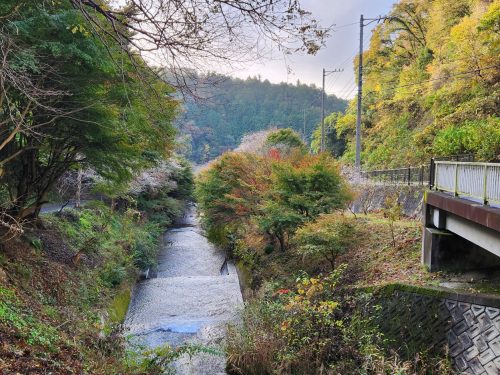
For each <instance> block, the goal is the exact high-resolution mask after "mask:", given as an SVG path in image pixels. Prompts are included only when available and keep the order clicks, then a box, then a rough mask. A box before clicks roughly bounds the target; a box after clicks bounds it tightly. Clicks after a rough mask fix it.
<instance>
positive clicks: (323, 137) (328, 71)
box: [320, 68, 344, 152]
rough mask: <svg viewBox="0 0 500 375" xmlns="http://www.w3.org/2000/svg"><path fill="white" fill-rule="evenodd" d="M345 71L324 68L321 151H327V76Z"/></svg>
mask: <svg viewBox="0 0 500 375" xmlns="http://www.w3.org/2000/svg"><path fill="white" fill-rule="evenodd" d="M343 71H344V69H334V70H325V68H323V89H322V90H321V146H320V151H321V152H323V151H325V77H326V76H327V75H329V74H332V73H340V72H343Z"/></svg>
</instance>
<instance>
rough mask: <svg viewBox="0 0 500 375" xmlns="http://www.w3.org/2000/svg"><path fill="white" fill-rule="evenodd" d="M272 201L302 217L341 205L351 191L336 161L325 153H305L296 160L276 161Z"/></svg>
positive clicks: (327, 210)
mask: <svg viewBox="0 0 500 375" xmlns="http://www.w3.org/2000/svg"><path fill="white" fill-rule="evenodd" d="M272 186H273V190H272V193H271V195H270V198H269V199H271V200H274V201H276V202H279V203H280V204H281V205H282V206H283V207H286V208H289V209H291V210H293V211H295V212H297V213H298V214H300V215H302V216H303V217H304V218H305V219H307V220H310V219H314V218H315V217H316V216H318V215H319V214H321V213H327V212H329V211H331V210H333V209H339V208H342V207H344V205H345V203H346V202H347V201H348V200H349V199H350V192H349V190H348V188H347V186H346V185H345V184H344V182H343V180H342V178H341V176H340V172H339V169H338V166H337V164H336V163H335V161H334V160H333V159H332V158H331V157H329V156H327V155H324V154H323V155H319V156H311V155H306V156H304V157H302V158H300V159H299V160H298V161H297V162H296V163H280V164H276V165H275V166H274V169H273V184H272Z"/></svg>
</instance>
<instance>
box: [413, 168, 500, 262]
mask: <svg viewBox="0 0 500 375" xmlns="http://www.w3.org/2000/svg"><path fill="white" fill-rule="evenodd" d="M430 188H431V190H430V191H428V192H427V193H426V195H425V198H424V210H423V213H424V232H423V240H422V262H423V263H424V264H425V265H426V266H427V267H428V268H429V270H430V271H436V270H440V269H445V268H446V269H456V270H462V271H463V270H467V269H475V268H490V267H496V266H500V164H496V163H474V162H456V161H435V162H432V163H431V167H430Z"/></svg>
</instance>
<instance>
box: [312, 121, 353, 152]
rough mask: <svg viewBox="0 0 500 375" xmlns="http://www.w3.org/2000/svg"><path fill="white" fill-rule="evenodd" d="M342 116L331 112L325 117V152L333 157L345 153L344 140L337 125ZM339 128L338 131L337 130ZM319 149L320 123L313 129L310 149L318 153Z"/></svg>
mask: <svg viewBox="0 0 500 375" xmlns="http://www.w3.org/2000/svg"><path fill="white" fill-rule="evenodd" d="M342 116H343V114H342V113H341V112H333V113H331V114H329V115H328V116H326V117H325V150H326V151H328V152H329V153H331V154H332V155H333V156H334V157H336V158H338V157H340V156H342V154H343V153H344V151H345V147H346V146H345V143H346V142H345V139H344V137H343V136H342V135H341V134H340V124H339V125H337V123H338V121H339V119H341V118H342ZM337 128H339V129H337ZM320 148H321V123H320V124H318V125H317V126H316V129H314V132H313V136H312V140H311V149H312V150H313V152H316V153H318V152H319V151H320Z"/></svg>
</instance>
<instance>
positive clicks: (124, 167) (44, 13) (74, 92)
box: [0, 1, 177, 218]
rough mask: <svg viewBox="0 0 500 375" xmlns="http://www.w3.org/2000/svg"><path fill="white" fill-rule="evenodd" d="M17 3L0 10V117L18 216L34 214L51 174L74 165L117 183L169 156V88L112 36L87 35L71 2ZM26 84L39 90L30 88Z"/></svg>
mask: <svg viewBox="0 0 500 375" xmlns="http://www.w3.org/2000/svg"><path fill="white" fill-rule="evenodd" d="M22 7H23V11H22V12H20V11H17V10H18V9H16V11H14V12H12V13H10V14H8V15H7V16H6V17H5V18H4V17H0V39H1V40H2V41H3V42H2V43H6V45H9V46H15V47H12V48H8V49H4V50H2V59H5V60H6V61H7V63H8V64H10V65H9V66H10V69H12V75H8V76H6V77H5V79H6V81H4V84H5V85H6V87H5V90H3V91H2V93H1V94H0V98H1V99H0V103H2V106H3V107H2V108H1V110H0V121H2V123H4V124H6V125H7V129H8V131H6V132H4V133H2V138H1V141H2V142H3V141H6V146H5V147H3V148H1V149H0V163H3V164H5V169H4V173H3V174H2V175H1V176H0V184H1V185H2V186H5V187H6V189H7V190H8V191H9V193H10V197H11V198H10V199H11V200H10V202H8V203H9V204H8V205H9V206H10V207H9V208H10V209H11V211H12V212H13V213H14V214H16V215H18V216H20V217H21V218H22V217H25V216H30V215H31V216H36V215H37V213H38V211H37V208H38V207H39V206H40V204H41V203H43V201H44V200H45V199H46V196H47V194H48V191H49V190H50V188H51V187H52V185H53V184H54V182H55V181H56V180H57V178H59V177H60V176H61V175H62V174H63V173H64V172H65V171H67V170H69V169H70V168H72V167H74V166H75V165H77V164H85V166H88V167H91V168H93V169H94V170H95V171H96V172H97V173H98V174H100V175H101V176H102V177H104V179H105V180H106V181H112V182H114V183H116V184H118V185H119V184H123V183H124V182H126V181H128V180H130V179H131V178H132V177H133V176H134V174H135V173H136V172H137V171H139V170H141V169H143V168H145V167H148V166H150V165H151V164H152V162H154V161H155V160H158V159H161V158H163V157H166V156H168V155H169V152H170V151H171V149H172V144H173V136H174V129H173V127H172V126H171V122H172V120H173V117H174V115H175V111H176V107H177V103H176V102H175V101H174V100H173V99H170V94H172V93H173V89H172V88H171V87H170V86H168V85H167V84H165V83H164V82H163V81H160V80H158V79H157V78H156V76H155V74H154V72H152V71H151V70H150V69H149V68H148V67H147V66H146V64H145V62H144V61H143V60H142V59H141V58H140V57H139V56H138V55H134V54H132V55H128V54H127V53H126V52H125V51H123V49H122V46H120V45H119V44H118V42H116V40H114V39H113V38H111V37H108V38H103V39H100V38H97V37H96V36H94V35H91V34H89V32H87V28H88V25H86V21H85V19H84V18H83V16H82V14H81V12H79V10H77V9H75V8H73V7H71V5H70V4H66V3H62V2H55V1H54V2H48V1H47V2H45V1H40V2H35V1H26V2H23V4H22ZM35 35H36V37H35ZM2 74H3V73H2ZM16 80H17V81H16ZM20 82H24V83H22V84H21V83H20ZM30 85H33V87H37V88H38V89H39V90H40V91H39V92H38V93H35V94H33V93H31V92H30V91H29V90H30V89H29V88H30V87H31V86H30ZM33 95H39V96H37V97H36V99H33ZM7 103H9V104H7ZM13 113H17V114H21V115H19V116H18V115H13ZM18 124H21V125H22V127H23V131H19V130H18V128H17V126H20V125H18ZM11 135H14V137H13V138H11V139H10V140H9V138H8V137H9V136H11ZM145 150H147V151H145ZM27 151H29V152H27ZM26 165H31V166H32V167H31V169H30V173H25V172H26ZM113 187H116V185H114V186H113ZM108 190H114V191H116V190H117V189H108ZM32 208H33V209H32Z"/></svg>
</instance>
